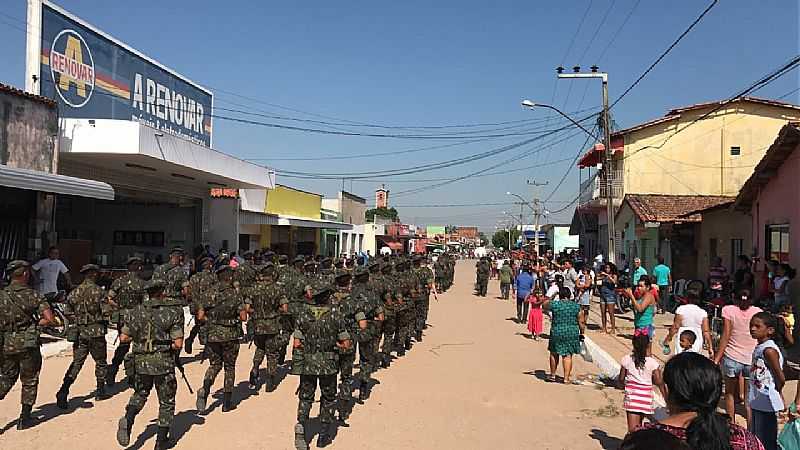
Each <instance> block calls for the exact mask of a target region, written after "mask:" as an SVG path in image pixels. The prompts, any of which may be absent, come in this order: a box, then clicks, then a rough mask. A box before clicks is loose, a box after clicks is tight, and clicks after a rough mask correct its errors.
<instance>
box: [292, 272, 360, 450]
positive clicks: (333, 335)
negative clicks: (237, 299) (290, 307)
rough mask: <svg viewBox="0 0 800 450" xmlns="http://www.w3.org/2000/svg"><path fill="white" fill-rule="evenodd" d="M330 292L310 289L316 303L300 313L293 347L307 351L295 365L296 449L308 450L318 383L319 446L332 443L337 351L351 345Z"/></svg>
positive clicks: (323, 289)
mask: <svg viewBox="0 0 800 450" xmlns="http://www.w3.org/2000/svg"><path fill="white" fill-rule="evenodd" d="M331 293H332V291H331V287H330V286H323V285H319V286H315V287H314V288H313V289H312V292H311V296H312V302H313V304H304V305H302V307H301V309H300V310H299V312H298V315H297V329H296V330H295V332H294V334H293V344H292V347H293V348H295V349H302V350H303V352H304V354H305V359H304V360H303V362H302V364H301V363H298V364H293V365H292V373H293V374H295V375H300V388H299V389H298V397H299V401H298V405H297V424H296V425H295V428H294V432H295V437H294V442H295V447H296V448H297V450H308V442H306V437H305V426H306V424H307V423H308V420H309V415H310V414H311V405H312V403H313V402H314V394H315V392H316V389H317V384H319V387H320V391H322V398H321V400H320V412H319V417H320V422H321V423H322V429H321V430H320V433H319V436H318V440H317V447H324V446H326V445H328V444H329V443H330V442H331V423H332V422H333V419H334V408H335V406H336V373H337V371H338V365H337V361H336V360H337V352H338V351H340V350H346V349H348V348H349V347H351V346H352V341H351V339H350V334H349V333H348V331H347V322H346V319H345V316H344V314H343V312H342V311H341V310H340V309H339V307H338V306H335V305H331V303H330V297H331Z"/></svg>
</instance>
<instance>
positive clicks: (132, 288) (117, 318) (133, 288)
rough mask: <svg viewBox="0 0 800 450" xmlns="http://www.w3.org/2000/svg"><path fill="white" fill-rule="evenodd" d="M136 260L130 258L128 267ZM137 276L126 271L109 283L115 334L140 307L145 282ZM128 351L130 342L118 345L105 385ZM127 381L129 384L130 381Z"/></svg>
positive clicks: (114, 377)
mask: <svg viewBox="0 0 800 450" xmlns="http://www.w3.org/2000/svg"><path fill="white" fill-rule="evenodd" d="M137 259H138V258H137ZM137 259H134V258H131V259H130V260H128V265H131V264H132V263H134V262H135V261H136V260H137ZM139 275H140V273H139V272H131V271H128V272H127V273H126V274H125V275H123V276H121V277H120V278H117V279H116V280H114V282H113V283H111V289H110V290H109V291H108V298H109V300H111V301H113V302H114V303H116V304H117V308H114V311H113V312H112V313H111V321H112V322H113V323H116V324H117V332H119V331H120V330H122V328H123V327H124V326H125V323H126V321H127V318H128V316H129V314H130V312H131V309H133V308H135V307H136V306H138V305H140V304H141V303H142V300H143V299H144V294H145V292H144V286H145V284H146V283H147V282H146V281H145V280H144V279H142V278H141V277H140V276H139ZM130 349H131V344H130V342H120V343H119V346H118V347H117V349H116V350H115V351H114V357H113V358H111V365H110V366H109V367H108V372H107V373H106V383H108V384H114V382H115V381H116V376H117V371H118V370H119V366H120V364H122V362H123V361H124V360H125V355H127V354H128V351H130ZM129 360H130V359H129ZM129 366H130V363H129V364H128V367H129ZM126 372H127V370H126ZM128 381H129V384H130V381H131V379H129V380H128Z"/></svg>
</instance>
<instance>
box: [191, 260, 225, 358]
mask: <svg viewBox="0 0 800 450" xmlns="http://www.w3.org/2000/svg"><path fill="white" fill-rule="evenodd" d="M216 285H217V275H216V274H215V273H214V261H213V260H212V259H211V258H209V257H207V256H206V257H204V258H202V259H201V260H200V271H199V272H197V273H195V274H194V275H192V277H191V278H189V312H190V313H191V314H192V315H193V316H194V318H195V319H194V326H192V329H191V330H190V331H189V336H188V337H187V338H186V341H185V343H184V344H185V346H186V353H187V354H189V355H191V354H192V350H193V349H192V347H193V346H194V340H195V338H197V336H198V335H199V336H200V343H201V344H203V345H205V344H206V327H205V323H203V322H201V321H199V320H197V311H198V310H199V309H200V307H201V306H202V305H204V304H207V303H209V301H210V299H211V295H212V293H213V292H214V291H215V290H216Z"/></svg>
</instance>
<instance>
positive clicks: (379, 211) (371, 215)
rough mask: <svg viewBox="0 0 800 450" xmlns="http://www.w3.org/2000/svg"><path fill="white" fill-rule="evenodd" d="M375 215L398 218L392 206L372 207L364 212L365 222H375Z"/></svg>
mask: <svg viewBox="0 0 800 450" xmlns="http://www.w3.org/2000/svg"><path fill="white" fill-rule="evenodd" d="M375 216H378V217H380V218H382V219H388V220H392V221H394V220H397V218H398V214H397V210H396V209H394V208H372V209H368V210H367V211H366V212H365V213H364V218H365V219H366V220H367V222H375Z"/></svg>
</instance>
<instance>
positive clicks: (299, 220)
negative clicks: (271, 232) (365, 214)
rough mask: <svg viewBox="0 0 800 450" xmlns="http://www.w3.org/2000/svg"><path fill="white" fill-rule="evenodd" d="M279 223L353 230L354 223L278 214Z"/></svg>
mask: <svg viewBox="0 0 800 450" xmlns="http://www.w3.org/2000/svg"><path fill="white" fill-rule="evenodd" d="M277 225H291V226H295V227H304V228H327V229H331V230H352V229H353V225H351V224H349V223H343V222H334V221H331V220H322V219H310V218H308V217H292V216H284V215H279V216H278V223H277Z"/></svg>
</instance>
